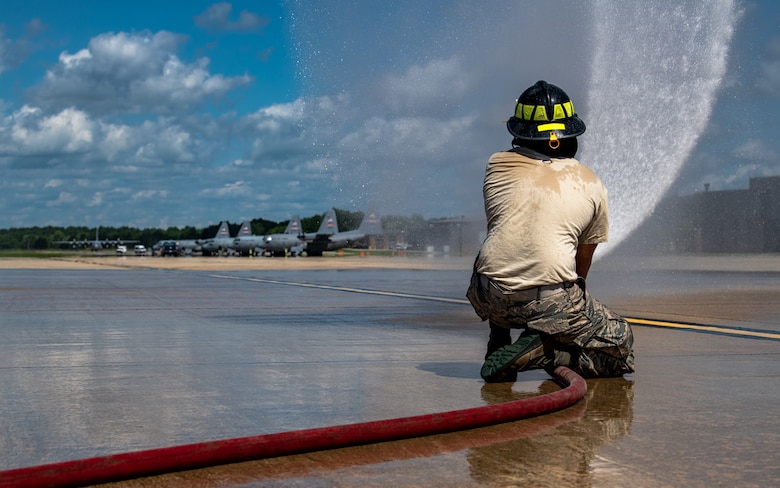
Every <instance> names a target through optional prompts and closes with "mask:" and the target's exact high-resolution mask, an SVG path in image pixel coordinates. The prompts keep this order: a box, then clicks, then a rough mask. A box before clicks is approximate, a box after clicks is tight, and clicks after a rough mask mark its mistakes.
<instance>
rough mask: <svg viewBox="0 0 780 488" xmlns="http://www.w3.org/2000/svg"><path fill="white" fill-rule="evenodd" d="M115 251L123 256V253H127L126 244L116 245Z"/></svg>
mask: <svg viewBox="0 0 780 488" xmlns="http://www.w3.org/2000/svg"><path fill="white" fill-rule="evenodd" d="M116 253H117V255H118V256H124V255H125V254H127V246H122V245H119V246H116Z"/></svg>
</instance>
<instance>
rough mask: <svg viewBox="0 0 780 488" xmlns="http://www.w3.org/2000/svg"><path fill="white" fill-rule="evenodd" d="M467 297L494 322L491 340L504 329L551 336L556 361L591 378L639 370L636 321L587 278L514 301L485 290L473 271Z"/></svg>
mask: <svg viewBox="0 0 780 488" xmlns="http://www.w3.org/2000/svg"><path fill="white" fill-rule="evenodd" d="M466 296H467V297H468V299H469V301H470V302H471V304H472V306H473V307H474V311H475V312H476V313H477V315H479V317H480V318H481V319H482V320H489V321H490V325H491V339H493V336H501V335H502V334H501V329H506V331H507V332H508V330H509V329H527V330H528V331H532V332H537V333H539V334H540V335H541V336H542V337H543V338H544V339H545V340H546V341H547V340H549V341H552V348H553V349H554V351H555V363H556V364H555V366H566V367H569V368H571V369H572V370H573V371H576V372H577V373H579V374H580V375H582V376H584V377H587V378H592V377H599V376H620V375H622V374H625V373H631V372H633V371H634V353H633V350H632V347H633V344H634V335H633V332H632V331H631V326H630V325H629V324H628V323H627V322H626V321H625V320H624V319H623V318H622V317H620V316H619V315H617V314H615V313H614V312H612V311H611V310H609V309H608V308H607V307H605V306H604V305H603V304H601V303H600V302H599V301H597V300H596V299H594V298H593V297H591V296H590V294H589V293H588V292H587V291H586V290H585V281H584V280H578V282H577V284H576V285H575V286H572V287H570V288H566V289H564V290H563V291H562V292H560V293H557V294H555V295H552V296H548V297H545V298H541V299H539V300H531V301H528V302H517V301H514V302H513V301H510V300H507V299H505V298H501V297H498V296H496V295H494V294H493V293H491V292H490V291H489V290H487V289H485V287H484V286H483V285H482V280H480V276H479V275H478V274H477V273H474V276H472V279H471V285H470V286H469V290H468V292H467V293H466ZM493 329H496V330H493ZM506 337H507V338H508V337H509V335H508V333H507V334H506ZM494 346H495V345H494Z"/></svg>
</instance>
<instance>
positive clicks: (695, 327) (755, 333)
mask: <svg viewBox="0 0 780 488" xmlns="http://www.w3.org/2000/svg"><path fill="white" fill-rule="evenodd" d="M209 276H211V277H213V278H222V279H231V280H243V281H254V282H258V283H270V284H275V285H287V286H298V287H302V288H317V289H321V290H334V291H343V292H348V293H361V294H364V295H381V296H389V297H398V298H412V299H415V300H426V301H432V302H444V303H458V304H464V305H470V303H469V301H468V300H466V299H463V298H446V297H436V296H430V295H416V294H413V293H400V292H393V291H381V290H370V289H367V288H353V287H346V286H335V285H322V284H317V283H304V282H300V281H283V280H271V279H267V278H252V277H244V276H230V275H217V274H212V275H209ZM624 318H625V319H626V322H628V323H630V324H633V325H640V326H642V325H644V326H650V327H664V328H670V329H679V330H690V331H695V332H703V333H714V334H723V335H730V336H735V337H745V338H752V339H769V340H775V341H780V334H778V333H775V332H769V331H762V330H749V329H739V328H734V327H726V326H719V325H705V324H691V323H685V322H668V321H663V320H651V319H640V318H633V317H632V318H629V317H624Z"/></svg>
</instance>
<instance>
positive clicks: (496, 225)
mask: <svg viewBox="0 0 780 488" xmlns="http://www.w3.org/2000/svg"><path fill="white" fill-rule="evenodd" d="M516 151H517V152H516ZM518 152H519V153H520V154H518ZM542 158H546V159H542ZM482 191H483V196H484V199H485V214H486V216H487V226H488V232H487V237H486V238H485V241H484V242H483V243H482V246H481V248H480V251H479V257H478V259H477V263H476V265H477V271H478V272H479V273H480V274H482V275H484V276H486V277H487V278H488V279H490V281H492V282H493V283H494V284H495V285H496V286H497V287H498V288H499V289H500V290H501V291H503V292H504V293H512V292H516V291H519V290H524V289H527V288H533V287H537V286H542V285H552V284H557V283H562V282H567V281H574V280H576V279H577V272H576V262H575V256H576V254H577V246H578V245H580V244H598V243H602V242H606V241H607V237H608V229H609V216H608V209H607V189H606V187H605V186H604V184H603V183H602V182H601V180H600V179H599V177H598V176H596V174H595V173H594V172H593V171H591V170H590V169H589V168H588V167H587V166H585V165H583V164H581V163H580V162H579V161H577V160H576V159H549V158H547V157H546V156H544V155H542V154H539V153H536V152H533V151H530V150H525V149H517V150H515V151H511V152H498V153H495V154H493V155H492V156H491V157H490V160H489V161H488V165H487V170H486V172H485V182H484V185H483V188H482Z"/></svg>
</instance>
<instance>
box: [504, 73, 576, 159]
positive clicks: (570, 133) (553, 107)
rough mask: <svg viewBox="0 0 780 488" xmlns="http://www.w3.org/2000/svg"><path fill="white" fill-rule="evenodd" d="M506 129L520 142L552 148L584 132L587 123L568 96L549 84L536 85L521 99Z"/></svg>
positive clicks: (540, 83)
mask: <svg viewBox="0 0 780 488" xmlns="http://www.w3.org/2000/svg"><path fill="white" fill-rule="evenodd" d="M506 127H507V129H509V133H510V134H512V135H513V136H514V137H516V138H518V139H525V140H531V141H549V143H550V146H551V147H557V145H558V144H559V142H558V140H559V139H566V138H569V137H577V136H578V135H580V134H582V133H583V132H585V122H583V121H582V119H580V118H579V117H577V114H576V113H574V104H573V103H572V101H571V99H570V98H569V96H568V95H567V94H566V92H565V91H563V90H561V89H560V88H559V87H557V86H555V85H552V84H550V83H547V82H546V81H537V82H536V84H535V85H533V86H532V87H530V88H528V89H527V90H526V91H524V92H523V94H522V95H520V98H518V99H517V104H516V105H515V113H514V115H513V116H512V117H510V118H509V120H508V121H507V123H506Z"/></svg>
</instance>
